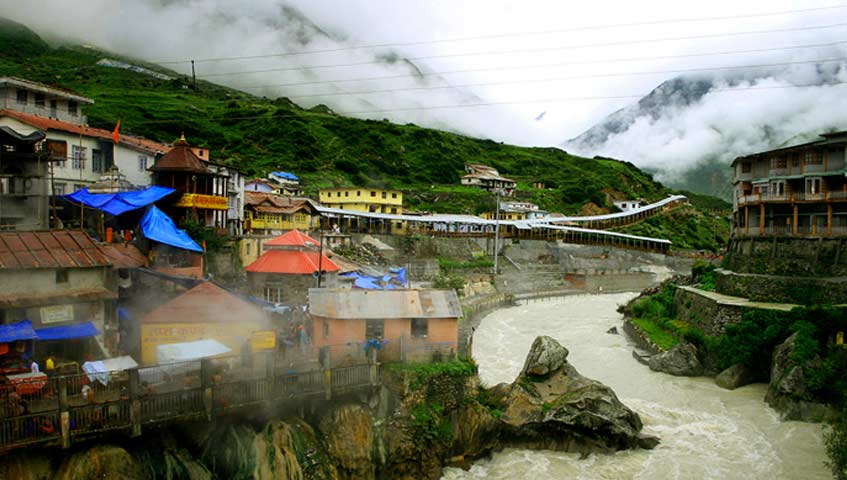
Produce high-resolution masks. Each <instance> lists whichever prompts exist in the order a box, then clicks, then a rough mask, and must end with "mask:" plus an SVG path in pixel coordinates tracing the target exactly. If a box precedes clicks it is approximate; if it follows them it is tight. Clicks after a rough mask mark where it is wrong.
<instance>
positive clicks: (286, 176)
mask: <svg viewBox="0 0 847 480" xmlns="http://www.w3.org/2000/svg"><path fill="white" fill-rule="evenodd" d="M271 174H272V175H274V176H277V177H280V178H284V179H286V180H293V181H295V182H296V181H299V180H300V179H299V178H297V175H294V174H293V173H289V172H271Z"/></svg>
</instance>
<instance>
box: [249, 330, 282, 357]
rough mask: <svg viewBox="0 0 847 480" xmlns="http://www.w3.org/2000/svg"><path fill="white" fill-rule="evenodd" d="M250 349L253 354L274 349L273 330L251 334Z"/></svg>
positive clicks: (274, 336)
mask: <svg viewBox="0 0 847 480" xmlns="http://www.w3.org/2000/svg"><path fill="white" fill-rule="evenodd" d="M250 347H251V348H252V349H253V351H254V352H258V351H261V350H273V349H274V348H276V332H275V331H273V330H260V331H258V332H253V334H252V335H251V336H250Z"/></svg>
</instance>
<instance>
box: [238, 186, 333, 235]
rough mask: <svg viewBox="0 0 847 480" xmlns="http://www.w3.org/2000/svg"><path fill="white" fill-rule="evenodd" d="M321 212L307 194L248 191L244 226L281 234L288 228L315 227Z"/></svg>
mask: <svg viewBox="0 0 847 480" xmlns="http://www.w3.org/2000/svg"><path fill="white" fill-rule="evenodd" d="M319 226H320V215H319V214H318V213H317V210H315V207H314V205H312V202H311V201H310V200H308V199H306V198H292V197H287V196H283V195H277V194H273V193H260V192H246V193H245V196H244V230H245V231H246V232H248V233H250V234H255V235H279V234H280V233H282V232H283V231H285V230H304V231H308V230H313V229H316V228H318V227H319Z"/></svg>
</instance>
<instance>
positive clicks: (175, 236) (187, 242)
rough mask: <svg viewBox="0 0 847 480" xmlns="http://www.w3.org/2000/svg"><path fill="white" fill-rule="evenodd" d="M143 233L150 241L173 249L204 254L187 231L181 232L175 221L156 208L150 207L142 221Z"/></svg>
mask: <svg viewBox="0 0 847 480" xmlns="http://www.w3.org/2000/svg"><path fill="white" fill-rule="evenodd" d="M141 231H142V232H143V233H144V236H145V237H147V238H148V239H149V240H155V241H157V242H159V243H164V244H165V245H170V246H172V247H177V248H182V249H185V250H191V251H192V252H199V253H203V249H202V248H201V247H200V245H197V242H195V241H194V240H192V239H191V237H189V236H188V234H187V233H185V230H180V229H178V228H176V225H174V221H173V220H171V219H170V217H168V216H167V215H165V214H164V213H162V211H161V210H159V209H158V208H156V206H155V205H154V206H152V207H150V210H148V211H147V214H145V215H144V218H142V219H141Z"/></svg>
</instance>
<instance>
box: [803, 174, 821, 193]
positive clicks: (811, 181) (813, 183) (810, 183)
mask: <svg viewBox="0 0 847 480" xmlns="http://www.w3.org/2000/svg"><path fill="white" fill-rule="evenodd" d="M806 193H808V194H813V195H814V194H816V193H821V177H809V178H807V179H806Z"/></svg>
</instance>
